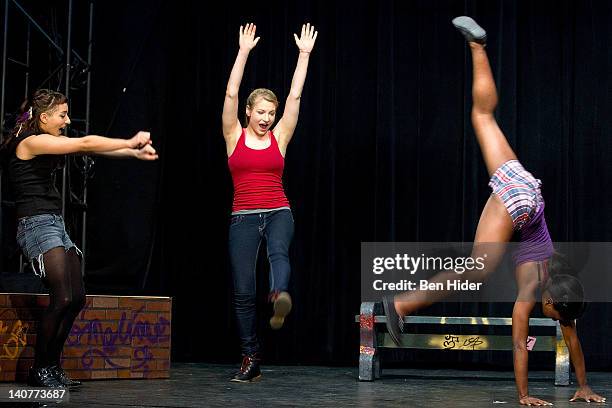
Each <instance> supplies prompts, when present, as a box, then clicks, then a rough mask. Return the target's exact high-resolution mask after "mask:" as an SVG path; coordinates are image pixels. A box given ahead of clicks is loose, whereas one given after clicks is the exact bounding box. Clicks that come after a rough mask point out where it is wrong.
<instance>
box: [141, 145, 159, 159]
mask: <svg viewBox="0 0 612 408" xmlns="http://www.w3.org/2000/svg"><path fill="white" fill-rule="evenodd" d="M136 158H137V159H138V160H157V159H158V158H159V156H158V155H157V152H156V151H155V149H154V148H153V145H151V144H146V145H145V146H144V147H142V148H140V149H138V150H136Z"/></svg>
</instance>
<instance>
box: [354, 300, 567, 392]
mask: <svg viewBox="0 0 612 408" xmlns="http://www.w3.org/2000/svg"><path fill="white" fill-rule="evenodd" d="M355 321H356V322H357V323H359V331H360V336H359V339H360V343H359V380H360V381H374V380H375V379H377V378H380V373H381V369H380V360H379V352H378V349H379V348H381V347H385V348H397V347H398V346H396V345H395V343H394V342H393V340H392V339H391V337H390V335H389V333H388V332H387V331H386V327H385V325H384V324H385V323H386V321H387V319H386V317H385V315H384V312H383V307H382V303H377V302H363V303H362V304H361V310H360V314H359V315H357V316H355ZM404 323H406V324H408V325H411V324H437V325H479V326H512V319H511V318H505V317H441V316H406V317H404ZM529 326H545V327H551V328H554V329H555V335H554V336H552V335H551V336H538V338H537V341H536V342H535V345H534V346H533V349H532V351H548V352H555V385H569V372H570V366H569V363H570V360H569V351H568V349H567V346H566V345H565V341H564V340H563V336H562V333H561V327H560V326H559V323H558V322H555V321H553V320H552V319H548V318H532V319H529ZM408 327H409V326H408ZM401 348H410V349H435V350H458V351H484V350H486V351H491V350H510V351H511V350H512V336H509V335H507V336H501V335H478V334H459V335H456V334H405V333H404V334H402V346H401Z"/></svg>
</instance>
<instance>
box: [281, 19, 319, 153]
mask: <svg viewBox="0 0 612 408" xmlns="http://www.w3.org/2000/svg"><path fill="white" fill-rule="evenodd" d="M317 35H318V33H317V31H315V28H314V26H311V25H310V23H308V24H305V25H303V26H302V33H301V35H300V37H299V38H298V36H297V35H296V34H293V37H294V38H295V44H296V45H297V47H298V49H299V50H300V53H299V56H298V60H297V65H296V67H295V72H294V73H293V79H292V80H291V90H290V91H289V96H287V102H286V103H285V111H284V112H283V117H282V118H281V119H280V120H279V121H278V124H277V125H276V127H275V128H274V134H275V135H276V137H277V138H278V144H279V148H280V149H281V151H282V152H284V151H285V149H287V145H288V144H289V142H290V141H291V137H292V136H293V131H294V130H295V127H296V126H297V121H298V116H299V114H300V98H301V97H302V89H304V81H306V73H307V72H308V60H309V58H310V53H311V52H312V49H313V47H314V44H315V41H316V39H317Z"/></svg>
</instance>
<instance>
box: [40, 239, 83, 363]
mask: <svg viewBox="0 0 612 408" xmlns="http://www.w3.org/2000/svg"><path fill="white" fill-rule="evenodd" d="M43 262H44V268H45V269H44V270H45V274H46V277H45V278H44V279H45V280H46V283H47V284H48V285H49V297H50V299H49V306H48V307H47V309H45V311H44V312H43V314H42V316H41V318H40V322H39V325H38V331H37V333H36V354H35V358H34V366H35V367H37V368H41V367H48V366H51V365H59V363H60V355H61V354H62V350H63V348H64V343H65V342H66V339H67V338H68V335H69V334H70V329H71V328H72V323H73V322H74V320H75V319H76V317H77V316H78V314H79V312H80V311H81V309H83V307H84V306H85V287H84V285H83V278H82V276H81V262H80V259H79V256H78V255H77V253H76V249H75V248H74V247H73V248H71V249H70V250H69V251H68V252H66V250H65V249H64V247H57V248H53V249H51V250H49V251H48V252H46V253H45V254H44V255H43ZM35 263H36V262H35ZM36 266H39V265H36Z"/></svg>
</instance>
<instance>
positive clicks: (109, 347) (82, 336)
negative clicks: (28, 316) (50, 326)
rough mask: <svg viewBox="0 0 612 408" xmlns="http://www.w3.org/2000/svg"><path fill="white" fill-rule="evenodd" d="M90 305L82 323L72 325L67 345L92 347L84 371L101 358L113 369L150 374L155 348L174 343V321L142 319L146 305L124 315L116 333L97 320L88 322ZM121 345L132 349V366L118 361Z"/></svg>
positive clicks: (86, 356)
mask: <svg viewBox="0 0 612 408" xmlns="http://www.w3.org/2000/svg"><path fill="white" fill-rule="evenodd" d="M88 306H89V305H88ZM88 306H86V307H85V309H83V311H82V312H81V321H76V322H75V323H74V325H73V326H72V330H71V332H70V336H69V337H68V340H67V341H66V345H67V346H91V347H90V348H89V349H88V350H87V351H85V352H84V353H83V355H82V356H81V363H82V365H83V368H92V365H93V363H94V361H95V360H94V358H95V357H96V356H98V357H102V358H103V359H104V362H105V363H106V364H107V365H108V366H110V367H112V368H128V369H131V370H132V371H144V372H147V371H148V370H149V369H150V368H151V367H150V363H151V362H153V361H154V359H155V358H154V355H153V352H152V351H151V348H152V347H153V346H159V345H160V344H164V343H167V342H169V341H170V322H169V321H168V320H167V319H165V318H164V317H163V316H159V317H158V318H157V319H156V320H155V321H151V320H150V319H148V318H146V317H144V316H142V314H143V310H144V306H143V307H141V308H140V309H138V310H136V311H131V312H123V313H122V314H121V318H120V319H119V324H118V325H117V329H116V330H113V328H112V327H106V328H105V329H103V323H102V322H101V321H100V320H99V319H97V318H96V319H85V316H86V312H87V310H88ZM120 346H129V347H131V348H132V355H131V362H132V364H131V367H125V366H124V365H122V364H118V363H117V362H116V361H114V359H116V358H118V357H117V352H118V347H120Z"/></svg>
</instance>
